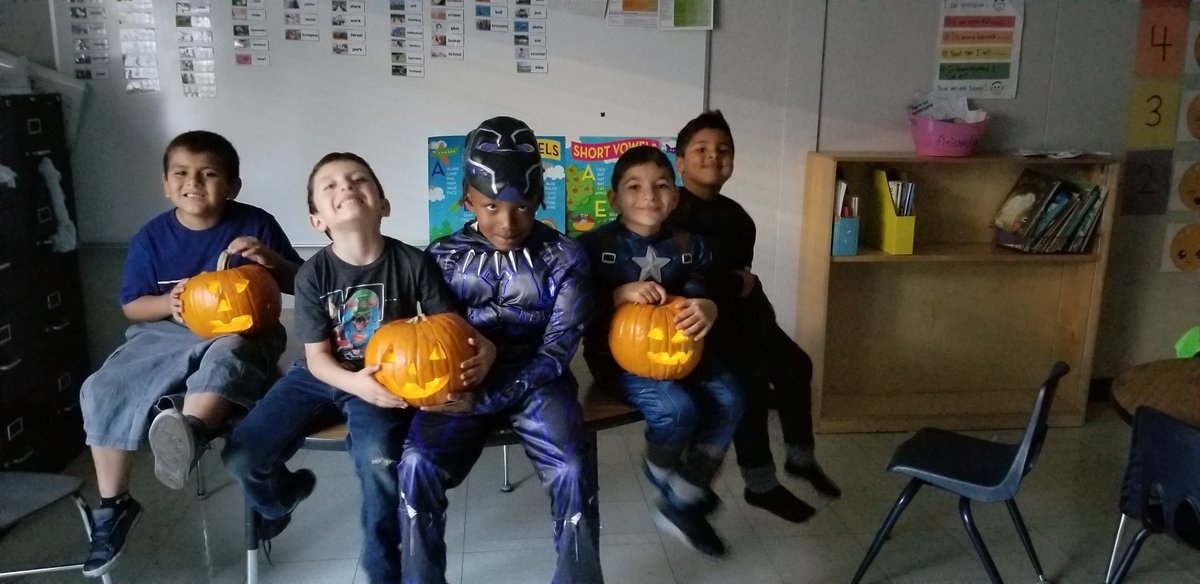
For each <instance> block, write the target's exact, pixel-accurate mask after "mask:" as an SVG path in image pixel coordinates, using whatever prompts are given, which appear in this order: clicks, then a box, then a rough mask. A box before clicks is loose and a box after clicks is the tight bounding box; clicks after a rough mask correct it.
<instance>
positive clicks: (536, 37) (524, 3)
mask: <svg viewBox="0 0 1200 584" xmlns="http://www.w3.org/2000/svg"><path fill="white" fill-rule="evenodd" d="M514 1H515V2H516V6H514V7H513V18H514V20H513V21H512V30H513V56H514V57H516V60H517V73H549V72H550V63H549V58H548V55H547V52H548V51H547V48H546V46H547V43H546V36H547V33H546V29H547V23H546V21H547V18H546V0H514Z"/></svg>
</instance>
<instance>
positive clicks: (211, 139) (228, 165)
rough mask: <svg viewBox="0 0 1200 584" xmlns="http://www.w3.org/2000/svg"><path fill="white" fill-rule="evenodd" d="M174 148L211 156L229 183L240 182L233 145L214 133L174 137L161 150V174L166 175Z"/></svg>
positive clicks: (193, 131)
mask: <svg viewBox="0 0 1200 584" xmlns="http://www.w3.org/2000/svg"><path fill="white" fill-rule="evenodd" d="M176 148H183V149H184V150H187V151H188V152H191V153H193V154H211V155H213V156H215V157H216V158H217V160H219V161H220V163H221V171H222V172H224V173H225V177H226V178H227V179H229V182H230V183H234V182H238V181H241V180H242V177H241V174H240V173H241V161H240V160H239V159H238V153H237V150H235V149H234V147H233V144H230V143H229V140H226V139H225V137H224V136H222V135H220V134H217V133H216V132H209V131H207V130H192V131H190V132H184V133H182V134H180V135H178V136H175V138H174V139H173V140H171V143H170V144H167V149H166V150H163V162H162V165H163V174H164V175H165V174H167V168H168V166H169V165H170V164H171V152H172V151H173V150H175V149H176Z"/></svg>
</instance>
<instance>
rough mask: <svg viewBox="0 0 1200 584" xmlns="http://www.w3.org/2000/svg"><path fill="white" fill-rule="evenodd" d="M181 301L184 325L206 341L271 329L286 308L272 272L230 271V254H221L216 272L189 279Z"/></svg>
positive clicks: (251, 267) (249, 268) (242, 268)
mask: <svg viewBox="0 0 1200 584" xmlns="http://www.w3.org/2000/svg"><path fill="white" fill-rule="evenodd" d="M181 300H182V301H183V324H185V325H187V327H188V328H189V329H191V331H192V332H193V333H195V334H196V335H197V336H199V337H202V338H205V339H211V338H212V337H215V336H217V335H224V334H233V333H237V334H243V335H247V334H252V333H257V332H262V331H265V330H268V329H271V328H273V327H275V325H277V324H279V310H280V308H282V305H283V303H282V300H281V298H280V295H279V285H278V284H276V283H275V278H273V277H272V276H271V272H268V271H267V269H266V268H264V267H262V266H260V265H258V264H248V265H245V266H239V267H236V268H233V269H229V253H228V252H221V257H219V258H218V259H217V270H216V271H214V272H202V273H200V274H199V275H197V276H193V277H191V278H189V279H188V281H187V284H185V285H184V287H183V294H182V295H181Z"/></svg>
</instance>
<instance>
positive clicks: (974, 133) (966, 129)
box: [908, 116, 988, 156]
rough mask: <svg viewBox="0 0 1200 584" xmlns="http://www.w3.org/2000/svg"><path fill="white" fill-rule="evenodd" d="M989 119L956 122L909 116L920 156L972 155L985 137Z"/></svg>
mask: <svg viewBox="0 0 1200 584" xmlns="http://www.w3.org/2000/svg"><path fill="white" fill-rule="evenodd" d="M987 123H988V121H987V120H986V119H985V120H983V121H981V122H975V123H972V124H955V123H952V122H943V121H941V120H935V119H933V118H925V117H921V116H908V125H909V128H910V129H912V136H913V144H914V145H916V147H917V155H918V156H970V155H971V154H972V153H974V152H975V146H976V145H978V144H979V139H980V138H981V137H983V131H984V129H986V128H987Z"/></svg>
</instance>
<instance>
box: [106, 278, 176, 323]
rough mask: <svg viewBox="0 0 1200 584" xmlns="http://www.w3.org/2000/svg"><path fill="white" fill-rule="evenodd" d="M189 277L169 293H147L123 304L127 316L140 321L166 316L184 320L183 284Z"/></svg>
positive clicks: (160, 318) (122, 308)
mask: <svg viewBox="0 0 1200 584" xmlns="http://www.w3.org/2000/svg"><path fill="white" fill-rule="evenodd" d="M186 283H187V278H184V279H182V280H180V281H179V283H178V284H175V287H174V288H172V289H171V292H170V293H168V294H145V295H142V296H138V297H137V298H135V299H133V300H132V301H130V302H127V303H125V304H123V305H121V312H123V313H124V314H125V318H128V319H129V320H135V321H138V322H154V321H156V320H162V319H164V318H173V319H175V322H183V301H182V300H181V299H180V295H181V294H183V285H184V284H186Z"/></svg>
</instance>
